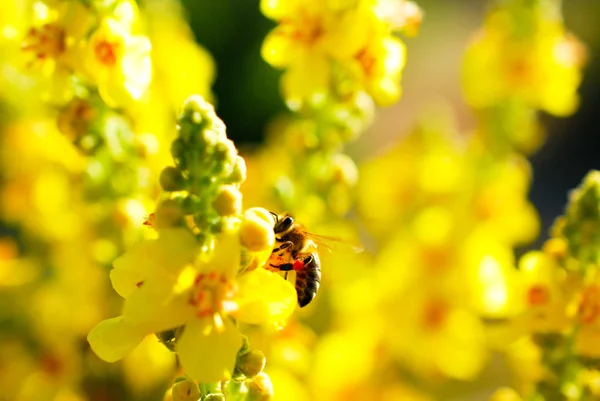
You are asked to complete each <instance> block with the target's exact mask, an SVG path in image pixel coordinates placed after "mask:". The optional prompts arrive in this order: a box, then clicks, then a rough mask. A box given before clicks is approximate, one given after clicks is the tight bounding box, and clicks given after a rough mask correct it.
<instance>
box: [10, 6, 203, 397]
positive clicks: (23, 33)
mask: <svg viewBox="0 0 600 401" xmlns="http://www.w3.org/2000/svg"><path fill="white" fill-rule="evenodd" d="M158 3H160V5H161V7H163V9H164V8H166V9H168V10H169V19H168V22H169V23H170V24H172V25H177V26H178V27H179V28H180V29H179V30H177V31H175V30H172V31H171V32H170V33H171V36H170V40H172V41H173V43H174V44H176V45H169V44H165V43H163V42H161V43H156V42H157V37H158V36H160V33H159V32H158V31H157V29H158V28H160V27H156V29H155V28H154V25H152V22H153V21H154V20H155V19H157V18H158V17H157V15H156V14H157V13H158V11H156V7H158ZM151 5H152V6H153V7H151ZM146 6H147V7H145V8H143V9H139V8H138V6H137V3H136V2H134V1H128V0H124V1H121V0H110V1H79V0H47V1H38V0H26V1H23V2H4V3H2V4H1V5H0V49H1V50H0V88H1V89H0V104H1V105H2V106H1V108H2V110H3V112H2V113H1V114H2V115H1V116H0V126H1V129H2V135H1V136H0V140H1V141H2V149H4V150H5V151H3V152H2V160H1V163H2V187H1V196H2V208H1V209H0V216H1V219H2V223H1V225H2V235H6V231H4V229H5V228H6V227H9V228H7V230H9V232H10V233H11V235H14V237H15V241H13V242H16V243H17V244H18V246H16V247H15V251H14V252H12V253H11V255H10V256H6V259H5V258H4V255H3V257H2V267H3V268H4V266H7V267H8V266H10V268H8V269H7V270H6V271H4V270H3V274H2V276H3V277H2V279H0V287H2V288H3V289H4V288H8V287H10V288H11V290H10V291H7V292H6V293H4V292H3V294H2V302H5V301H6V300H7V299H6V298H5V297H9V298H8V299H10V300H11V304H12V305H15V307H14V308H8V309H4V310H3V311H2V313H1V314H0V315H1V316H0V320H2V321H11V322H15V325H14V326H13V325H12V324H11V325H9V326H4V325H3V326H2V327H1V328H0V337H2V338H3V339H4V338H6V339H7V341H6V342H4V341H2V346H1V350H0V354H1V355H2V357H0V371H2V373H1V374H0V381H1V383H2V384H1V387H2V388H3V391H2V395H0V399H4V397H6V399H12V400H17V399H18V400H25V399H48V400H50V399H60V398H65V397H66V398H68V399H77V400H79V399H86V398H87V397H91V395H90V394H94V393H96V392H97V391H99V390H98V388H97V387H104V386H108V383H110V382H114V381H115V380H117V381H119V382H121V383H123V388H127V391H130V392H131V393H130V394H131V396H133V395H134V394H143V393H144V392H147V391H149V390H150V389H153V388H155V387H156V386H157V384H159V383H162V382H163V381H166V380H169V379H171V378H172V374H173V371H174V369H175V358H174V356H173V355H172V354H171V353H170V352H169V351H168V350H166V349H164V347H162V346H161V345H160V344H159V343H158V342H156V341H151V340H149V337H148V338H145V339H144V340H143V341H142V343H141V345H140V347H138V349H136V350H135V352H133V353H132V354H131V355H130V356H128V357H127V358H125V360H124V362H123V368H122V369H121V370H120V372H119V373H118V374H117V375H116V376H115V373H114V371H113V370H111V368H107V367H103V366H98V364H97V362H94V359H93V358H91V352H90V350H89V347H83V348H82V346H81V344H82V343H85V336H86V335H87V333H88V332H89V330H90V329H91V328H92V327H93V326H94V325H95V324H96V323H97V322H98V321H99V320H101V319H102V318H103V317H106V316H107V315H114V314H115V313H116V311H115V310H114V309H115V306H116V305H117V304H116V302H115V301H116V299H113V297H115V298H116V295H112V293H111V292H109V288H108V287H110V283H108V280H106V279H104V277H106V269H107V268H108V266H110V264H111V263H112V261H113V259H114V258H115V257H116V256H117V255H119V254H120V253H121V252H123V249H126V248H128V247H130V246H131V244H133V243H136V242H138V241H139V240H140V238H141V237H143V236H144V235H148V230H147V229H146V228H145V227H144V226H143V225H142V222H143V221H144V216H145V215H147V214H148V213H149V211H150V210H152V208H153V207H154V202H155V197H156V193H157V191H158V185H157V183H158V174H159V171H160V170H159V168H162V167H163V166H164V164H165V162H164V159H165V158H166V157H165V153H166V154H168V147H166V146H164V144H163V142H164V141H165V138H167V137H169V136H170V135H171V133H172V131H173V123H172V120H173V110H174V109H175V107H180V103H181V101H182V100H181V98H182V97H184V96H188V95H189V94H191V93H194V92H197V93H201V94H203V95H210V94H209V93H208V92H209V86H210V83H211V81H212V74H213V72H212V70H211V69H212V65H211V59H210V56H208V55H207V54H206V52H205V51H204V50H202V49H201V48H200V47H199V46H198V45H197V44H196V43H195V42H194V39H193V37H191V35H190V33H189V31H186V30H185V27H187V23H186V21H185V20H184V19H183V17H182V12H181V10H180V7H179V8H178V2H177V1H176V0H174V1H171V0H168V1H161V2H147V4H146ZM164 21H165V23H166V21H167V20H166V19H165V20H164ZM161 38H163V37H162V36H161ZM165 39H166V38H165ZM151 42H152V47H153V50H152V52H151V51H150V48H151V46H150V43H151ZM155 44H156V46H155ZM178 49H179V51H181V53H180V54H181V55H182V56H185V57H187V62H186V63H185V64H180V65H174V64H169V63H165V62H164V59H163V58H162V57H165V58H166V59H168V57H169V54H170V52H172V51H178ZM182 49H184V50H182ZM156 52H159V53H158V54H161V59H157V58H156V57H155V56H156V54H157V53H156ZM191 71H193V76H194V79H193V80H187V81H186V82H184V78H185V77H186V75H187V76H190V75H192V72H191ZM151 79H152V84H151ZM166 89H171V91H172V92H170V93H169V96H164V95H163V93H165V92H166ZM176 105H177V106H176ZM5 110H7V111H8V110H9V112H7V113H4V111H5ZM165 148H167V149H165ZM4 242H5V241H4V237H3V240H2V243H4ZM11 243H12V242H11ZM4 273H6V277H4ZM13 276H14V277H13ZM82 283H85V285H82ZM6 286H8V287H6ZM15 327H18V329H17V330H14V328H15ZM5 335H6V337H5ZM17 360H18V361H20V362H19V363H18V364H17V365H18V366H17V365H15V361H17ZM141 366H144V367H145V368H144V369H143V370H142V369H140V367H141ZM9 367H10V368H9ZM13 368H14V369H13ZM4 372H6V373H4ZM90 377H93V381H94V383H92V384H85V385H84V381H89V378H90ZM165 385H166V383H165Z"/></svg>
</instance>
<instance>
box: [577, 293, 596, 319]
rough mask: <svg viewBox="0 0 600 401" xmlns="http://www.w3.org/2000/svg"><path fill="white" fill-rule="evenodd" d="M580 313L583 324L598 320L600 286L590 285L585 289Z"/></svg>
mask: <svg viewBox="0 0 600 401" xmlns="http://www.w3.org/2000/svg"><path fill="white" fill-rule="evenodd" d="M578 315H579V319H580V320H581V322H582V323H583V324H592V323H594V322H596V320H597V319H598V316H599V315H600V286H598V285H590V286H589V287H587V288H585V289H584V290H583V295H582V297H581V303H580V304H579V309H578Z"/></svg>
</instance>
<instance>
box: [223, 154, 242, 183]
mask: <svg viewBox="0 0 600 401" xmlns="http://www.w3.org/2000/svg"><path fill="white" fill-rule="evenodd" d="M245 180H246V162H245V160H244V158H243V157H242V156H236V157H235V161H234V162H233V169H232V171H231V174H229V177H228V179H227V181H228V182H229V183H232V184H234V183H235V184H241V183H242V182H244V181H245Z"/></svg>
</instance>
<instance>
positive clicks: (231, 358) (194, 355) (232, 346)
mask: <svg viewBox="0 0 600 401" xmlns="http://www.w3.org/2000/svg"><path fill="white" fill-rule="evenodd" d="M242 343H243V341H242V336H241V334H240V333H239V332H238V331H237V329H236V328H235V327H234V325H233V323H231V322H230V321H229V320H227V319H225V320H223V321H222V324H221V325H220V327H217V326H216V325H214V324H212V322H211V319H210V318H205V319H194V320H192V321H191V322H190V323H189V324H187V325H186V327H185V330H184V332H183V334H182V335H181V337H180V338H179V340H178V341H177V346H176V351H177V353H178V355H179V359H180V361H181V365H182V367H183V369H184V371H185V372H186V373H187V374H188V375H189V376H190V377H192V378H193V379H195V380H197V381H198V382H200V383H212V382H218V381H221V380H223V379H225V378H227V377H230V376H231V374H232V373H233V370H234V368H235V361H236V356H237V352H238V351H239V349H240V347H241V346H242Z"/></svg>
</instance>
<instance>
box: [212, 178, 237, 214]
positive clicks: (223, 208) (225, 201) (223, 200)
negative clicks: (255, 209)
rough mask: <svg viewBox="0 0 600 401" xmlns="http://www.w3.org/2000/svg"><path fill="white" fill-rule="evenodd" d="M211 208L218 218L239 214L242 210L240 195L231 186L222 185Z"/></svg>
mask: <svg viewBox="0 0 600 401" xmlns="http://www.w3.org/2000/svg"><path fill="white" fill-rule="evenodd" d="M212 206H213V208H214V209H215V211H216V212H217V213H218V214H219V215H220V216H231V215H235V214H239V213H240V212H241V209H242V194H241V193H240V191H239V189H237V188H236V187H235V186H233V185H223V186H221V188H219V193H218V194H217V197H216V198H215V200H214V201H213V203H212Z"/></svg>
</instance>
